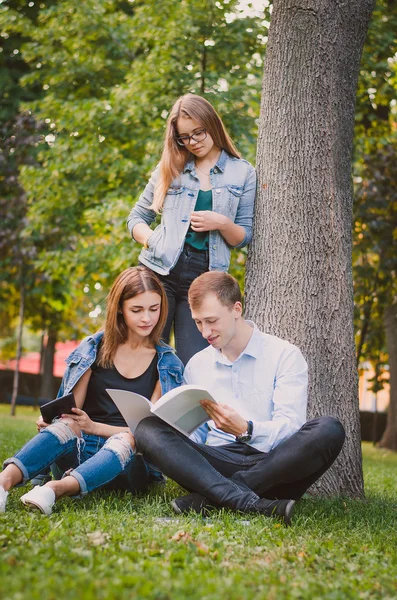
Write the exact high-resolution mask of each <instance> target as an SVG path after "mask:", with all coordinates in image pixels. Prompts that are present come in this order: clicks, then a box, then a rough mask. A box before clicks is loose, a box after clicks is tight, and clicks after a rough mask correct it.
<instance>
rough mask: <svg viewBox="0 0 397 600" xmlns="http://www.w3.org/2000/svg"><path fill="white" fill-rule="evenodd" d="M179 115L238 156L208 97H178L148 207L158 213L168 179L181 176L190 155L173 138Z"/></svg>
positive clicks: (217, 143)
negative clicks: (197, 123) (196, 124)
mask: <svg viewBox="0 0 397 600" xmlns="http://www.w3.org/2000/svg"><path fill="white" fill-rule="evenodd" d="M181 116H182V117H188V118H190V119H194V120H195V121H198V122H199V123H200V125H201V126H202V127H203V128H204V129H206V130H207V132H208V133H209V135H210V136H211V137H212V139H213V140H214V144H215V146H217V147H218V148H220V149H221V150H226V152H227V153H228V154H230V155H231V156H235V157H236V158H240V154H239V153H238V152H237V150H236V148H235V146H234V144H233V142H232V140H231V138H230V136H229V134H228V133H227V131H226V129H225V126H224V124H223V123H222V119H221V118H220V116H219V115H218V113H217V112H216V110H215V109H214V107H213V106H212V105H211V104H210V103H209V102H208V100H206V99H205V98H202V97H201V96H196V95H195V94H186V95H185V96H181V97H180V98H178V100H177V101H176V102H175V104H174V106H173V107H172V109H171V112H170V115H169V117H168V121H167V128H166V132H165V140H164V148H163V153H162V156H161V160H160V165H159V169H160V175H159V179H158V181H157V183H156V186H155V190H154V196H153V203H152V205H151V207H150V208H152V209H153V210H154V211H156V212H157V213H158V212H160V211H161V209H162V206H163V204H164V199H165V196H166V194H167V190H168V188H169V187H170V184H171V182H172V181H173V180H174V179H175V178H176V177H178V176H179V175H180V173H181V172H182V170H183V167H184V166H185V164H186V162H187V161H188V159H189V155H190V152H189V150H188V149H187V148H186V147H185V146H180V145H179V144H177V141H176V135H177V134H178V131H177V120H178V119H179V117H181Z"/></svg>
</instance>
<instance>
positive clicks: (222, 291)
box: [188, 271, 243, 309]
mask: <svg viewBox="0 0 397 600" xmlns="http://www.w3.org/2000/svg"><path fill="white" fill-rule="evenodd" d="M209 294H213V295H214V296H215V297H216V298H217V299H218V300H219V302H220V303H221V304H222V305H223V306H227V308H229V309H232V308H233V306H234V305H235V304H236V302H241V303H242V301H243V300H242V297H241V290H240V286H239V284H238V282H237V279H235V278H234V277H232V276H231V275H229V273H224V272H223V271H207V272H206V273H202V274H201V275H199V277H197V278H196V279H195V280H194V281H193V283H192V284H191V286H190V288H189V291H188V300H189V306H190V308H193V309H197V308H200V306H201V305H202V304H203V302H204V299H205V297H206V296H208V295H209Z"/></svg>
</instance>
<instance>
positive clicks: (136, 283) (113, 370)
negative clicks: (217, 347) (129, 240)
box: [0, 267, 183, 515]
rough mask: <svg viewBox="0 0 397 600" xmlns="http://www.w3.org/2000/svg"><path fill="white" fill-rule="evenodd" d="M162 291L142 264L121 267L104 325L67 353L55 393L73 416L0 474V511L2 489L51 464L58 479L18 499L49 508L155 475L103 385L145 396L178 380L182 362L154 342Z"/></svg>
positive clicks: (163, 311)
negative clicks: (70, 399) (69, 397)
mask: <svg viewBox="0 0 397 600" xmlns="http://www.w3.org/2000/svg"><path fill="white" fill-rule="evenodd" d="M166 318H167V297H166V295H165V293H164V289H163V287H162V285H161V283H160V281H159V280H158V278H157V277H156V275H155V274H154V273H153V272H152V271H150V270H149V269H146V268H145V267H135V268H130V269H127V270H126V271H123V272H122V273H121V274H120V275H119V276H118V277H117V279H116V280H115V282H114V283H113V285H112V288H111V290H110V293H109V296H108V299H107V311H106V323H105V330H104V331H100V332H98V333H96V334H94V335H92V336H89V337H87V338H86V339H85V340H83V341H82V343H81V344H80V345H79V346H78V347H77V348H76V349H75V350H74V351H73V352H72V353H71V354H70V356H69V357H68V359H67V364H68V367H67V369H66V371H65V375H64V377H63V379H62V383H61V388H60V390H59V395H62V394H67V393H69V392H71V391H73V394H74V397H75V401H76V406H77V407H78V408H75V409H72V411H73V414H70V415H62V418H60V419H56V420H54V421H53V422H52V423H51V424H50V425H48V426H47V425H46V423H44V422H43V420H42V418H40V419H39V420H38V421H37V429H38V431H39V433H38V434H37V435H36V436H35V437H34V438H33V439H32V440H30V442H28V443H27V444H26V445H25V446H24V447H23V448H22V449H21V450H20V451H19V452H17V454H16V455H15V456H13V457H12V458H9V459H7V460H6V461H5V463H4V470H3V471H2V472H1V473H0V512H4V511H5V509H6V502H7V496H8V490H9V489H10V488H12V487H14V486H16V485H24V484H25V483H26V482H27V481H29V480H30V479H32V478H33V477H35V476H36V475H37V474H39V473H42V472H45V471H46V470H47V469H48V467H49V466H50V465H51V464H55V465H56V466H57V467H58V468H59V469H60V470H61V472H62V473H65V474H64V477H63V478H62V479H60V480H54V481H50V482H48V483H47V484H46V485H44V486H42V487H40V486H36V487H35V488H33V489H32V490H30V491H29V492H28V493H27V494H24V495H23V496H22V497H21V500H22V502H23V504H25V505H26V506H28V507H31V508H36V509H39V510H40V511H41V512H42V513H44V514H47V515H49V514H51V512H52V507H53V505H54V503H55V501H56V500H58V498H61V497H62V496H75V495H80V494H81V495H84V494H87V493H88V492H91V491H93V490H95V489H97V488H99V487H102V486H104V485H106V484H108V487H109V486H110V487H111V488H112V489H122V490H128V491H130V492H138V491H143V490H145V489H146V488H147V487H148V485H149V484H150V483H151V482H153V481H156V480H157V481H158V480H161V479H162V475H161V473H160V472H159V471H158V470H157V469H156V468H155V467H152V466H151V465H149V464H148V463H146V462H145V461H144V459H143V457H142V456H141V455H136V454H135V440H134V436H133V435H132V434H131V432H130V430H129V428H128V427H127V424H126V422H125V421H124V419H123V417H122V415H121V414H120V412H119V411H118V409H117V407H116V405H115V404H114V402H113V400H112V399H111V398H110V396H109V394H108V393H107V391H106V388H116V389H121V390H128V391H131V392H137V393H139V394H141V395H143V396H145V397H146V398H151V400H152V402H155V401H156V400H158V398H159V397H160V396H161V395H162V394H164V393H165V392H167V391H169V390H171V389H173V388H175V387H178V386H179V385H180V384H181V382H182V373H183V365H182V363H181V361H180V360H179V358H178V357H177V356H175V354H174V351H173V349H172V348H170V346H167V345H165V344H164V343H162V342H160V338H161V336H162V331H163V327H164V323H165V321H166Z"/></svg>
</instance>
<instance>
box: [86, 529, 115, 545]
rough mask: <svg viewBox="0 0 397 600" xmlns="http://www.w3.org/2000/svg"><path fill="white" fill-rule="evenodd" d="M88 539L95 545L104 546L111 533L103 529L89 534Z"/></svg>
mask: <svg viewBox="0 0 397 600" xmlns="http://www.w3.org/2000/svg"><path fill="white" fill-rule="evenodd" d="M87 537H88V541H89V542H90V544H92V545H93V546H103V544H106V542H107V541H108V540H109V538H110V535H109V534H108V533H103V532H102V531H94V532H93V533H88V534H87Z"/></svg>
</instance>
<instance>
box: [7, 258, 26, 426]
mask: <svg viewBox="0 0 397 600" xmlns="http://www.w3.org/2000/svg"><path fill="white" fill-rule="evenodd" d="M24 318H25V283H24V275H23V269H21V285H20V301H19V327H18V341H17V355H16V361H15V371H14V380H13V385H12V396H11V411H10V414H11V416H12V417H15V414H16V406H17V398H18V389H19V362H20V360H21V355H22V333H23V322H24Z"/></svg>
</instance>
